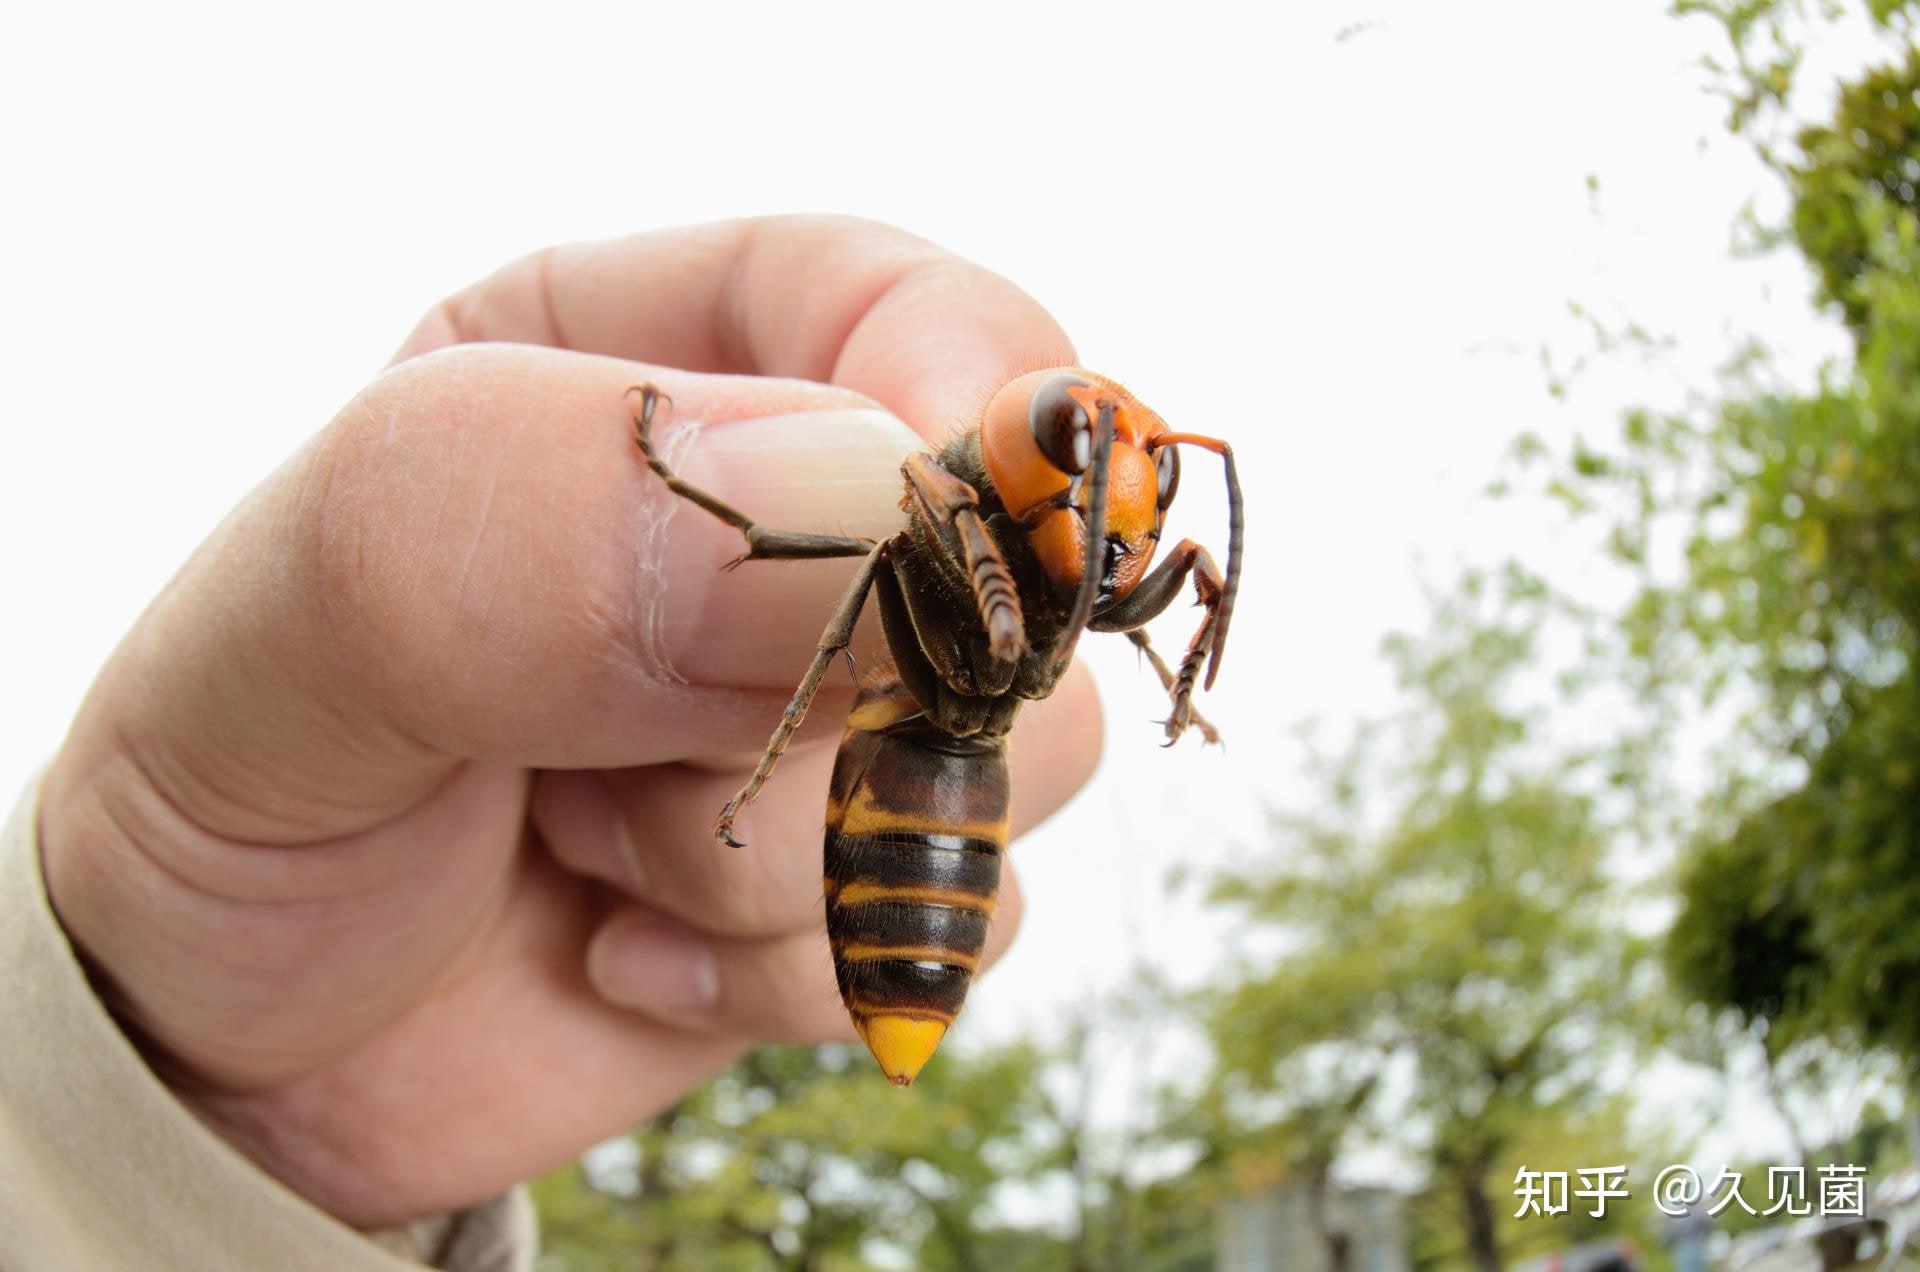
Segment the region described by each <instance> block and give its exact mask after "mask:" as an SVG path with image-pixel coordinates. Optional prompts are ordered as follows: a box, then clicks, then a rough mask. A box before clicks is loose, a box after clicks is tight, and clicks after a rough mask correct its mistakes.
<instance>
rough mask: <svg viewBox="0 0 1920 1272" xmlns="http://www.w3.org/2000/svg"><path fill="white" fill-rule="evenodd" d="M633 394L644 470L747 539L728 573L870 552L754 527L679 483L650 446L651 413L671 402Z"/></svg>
mask: <svg viewBox="0 0 1920 1272" xmlns="http://www.w3.org/2000/svg"><path fill="white" fill-rule="evenodd" d="M635 393H638V394H639V395H640V409H639V411H638V412H637V413H636V414H635V415H634V417H633V434H634V440H635V441H637V442H639V443H640V453H641V454H642V455H644V456H646V458H647V467H648V468H651V469H653V471H654V472H656V473H658V474H659V476H660V480H661V481H664V482H666V483H667V489H668V490H671V491H672V492H673V493H674V494H676V495H679V496H680V497H681V498H682V499H685V500H687V501H688V502H689V503H695V504H698V505H700V507H702V508H704V509H706V510H707V511H708V512H710V513H712V514H713V515H714V516H716V517H718V518H720V520H722V521H724V522H726V523H727V524H728V525H730V526H733V527H734V528H736V529H738V530H739V531H740V533H741V534H742V535H744V536H746V540H747V550H746V552H744V553H743V554H741V555H740V556H738V557H736V558H734V560H733V561H731V562H730V563H729V564H728V566H727V568H728V569H732V568H733V567H734V566H736V565H739V564H740V563H741V562H742V561H771V560H776V559H804V558H811V557H846V556H865V555H866V554H867V553H868V552H870V551H871V550H872V549H873V544H872V543H871V542H869V541H868V540H866V539H856V538H854V537H852V536H851V535H839V534H807V533H804V532H802V531H798V530H769V529H767V528H766V527H765V526H762V525H757V524H755V522H754V520H753V518H751V517H749V516H748V515H747V514H746V513H744V512H741V511H740V510H739V509H738V508H736V507H734V506H733V505H732V504H730V503H728V502H726V501H725V500H724V499H720V498H718V497H717V496H714V495H711V494H708V493H707V492H706V491H704V490H702V489H700V487H698V486H695V485H693V484H692V483H690V482H686V481H682V480H681V479H680V478H679V476H677V475H676V474H675V473H674V471H673V470H672V469H671V468H669V467H667V461H666V460H664V459H662V458H661V457H660V452H659V451H658V450H656V449H655V448H654V445H653V415H654V412H655V411H656V410H657V409H658V408H659V406H660V403H662V402H667V403H671V402H672V401H673V399H672V398H670V397H668V396H667V395H666V394H664V393H662V392H661V391H660V390H659V389H656V388H654V387H653V386H652V385H651V384H636V385H634V386H633V387H632V388H630V389H628V390H627V396H628V397H632V396H633V395H634V394H635Z"/></svg>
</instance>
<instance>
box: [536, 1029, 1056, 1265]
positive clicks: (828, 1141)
mask: <svg viewBox="0 0 1920 1272" xmlns="http://www.w3.org/2000/svg"><path fill="white" fill-rule="evenodd" d="M1039 1064H1040V1059H1039V1056H1038V1054H1037V1053H1036V1052H1035V1051H1033V1050H1032V1049H1030V1048H1025V1047H1016V1048H1010V1049H1006V1050H1003V1051H1000V1052H995V1053H992V1054H990V1055H988V1056H985V1057H980V1058H976V1059H974V1060H972V1061H971V1062H967V1061H964V1060H961V1059H959V1058H958V1057H957V1056H950V1057H947V1058H946V1059H945V1061H944V1062H943V1063H942V1064H939V1065H935V1066H932V1067H930V1068H929V1069H928V1070H927V1072H926V1073H925V1074H924V1075H923V1076H922V1078H921V1080H920V1081H919V1082H917V1083H916V1084H915V1085H914V1086H913V1087H911V1088H909V1089H907V1090H905V1091H897V1090H894V1089H892V1088H889V1087H886V1086H885V1085H884V1084H883V1083H880V1082H878V1081H877V1080H876V1079H875V1076H874V1073H873V1070H872V1066H871V1064H870V1063H868V1062H867V1060H866V1057H865V1055H864V1053H861V1054H855V1053H854V1051H853V1050H852V1049H849V1048H837V1047H828V1048H819V1049H803V1048H764V1049H761V1050H759V1051H756V1052H753V1053H752V1054H750V1055H749V1056H748V1057H747V1058H746V1059H744V1060H742V1061H741V1062H740V1063H739V1064H737V1065H736V1066H734V1067H733V1068H732V1069H730V1070H728V1071H727V1072H726V1073H724V1074H722V1075H721V1076H720V1077H719V1078H717V1079H715V1080H714V1081H713V1082H712V1083H710V1084H709V1085H708V1086H706V1087H704V1088H702V1089H701V1090H700V1091H698V1092H696V1093H694V1094H693V1095H692V1096H690V1097H689V1098H688V1099H687V1100H686V1101H685V1102H683V1103H682V1104H681V1105H679V1106H677V1107H676V1108H674V1109H672V1110H670V1111H669V1112H668V1113H666V1114H664V1115H663V1116H661V1117H660V1118H657V1119H655V1120H654V1121H653V1122H651V1123H649V1124H648V1125H646V1126H644V1127H642V1128H640V1129H639V1130H638V1131H636V1132H635V1133H634V1134H633V1136H632V1137H631V1140H632V1144H633V1153H632V1156H633V1158H634V1159H635V1161H636V1162H637V1166H636V1167H635V1168H634V1170H633V1171H632V1173H631V1177H630V1178H624V1179H621V1178H615V1179H611V1180H607V1179H602V1180H597V1181H596V1180H589V1179H587V1178H585V1177H584V1176H583V1175H582V1174H581V1173H580V1171H579V1168H577V1167H570V1168H568V1169H567V1170H565V1171H562V1172H558V1173H557V1174H556V1175H553V1176H549V1177H548V1178H547V1179H545V1180H543V1181H541V1183H540V1185H539V1188H538V1191H537V1194H536V1195H537V1196H538V1198H539V1200H540V1203H541V1209H542V1215H543V1222H544V1226H545V1228H546V1234H547V1236H546V1246H547V1250H548V1255H547V1256H546V1262H547V1265H548V1266H550V1267H551V1268H554V1269H568V1270H569V1272H571V1270H572V1269H592V1268H599V1267H603V1266H608V1265H607V1264H606V1263H605V1262H604V1260H606V1259H607V1258H609V1257H610V1255H609V1253H608V1252H609V1251H618V1252H620V1254H619V1258H620V1260H622V1261H621V1262H619V1263H618V1264H617V1266H621V1267H627V1268H632V1267H641V1268H657V1269H662V1270H663V1272H665V1270H669V1269H682V1268H685V1269H696V1268H698V1269H707V1268H713V1269H732V1268H738V1269H742V1270H743V1272H744V1270H748V1269H762V1268H785V1267H792V1268H819V1269H845V1270H848V1272H851V1270H853V1269H865V1268H868V1267H870V1266H873V1265H872V1263H871V1262H870V1259H869V1257H868V1255H869V1253H870V1250H871V1249H872V1248H873V1247H874V1246H875V1244H876V1243H878V1244H880V1245H885V1246H890V1247H892V1248H894V1249H896V1250H904V1251H908V1252H912V1253H913V1255H914V1256H915V1265H916V1266H919V1267H925V1268H975V1267H983V1266H989V1263H988V1261H987V1254H986V1249H985V1246H986V1245H987V1244H988V1242H989V1240H990V1237H991V1232H990V1229H989V1225H987V1224H984V1223H982V1222H980V1218H979V1216H978V1215H977V1213H976V1212H978V1211H980V1210H981V1209H982V1207H983V1206H984V1205H985V1203H986V1202H987V1200H988V1196H989V1194H990V1192H991V1191H992V1189H993V1188H994V1187H996V1186H997V1184H998V1183H999V1181H1000V1179H1001V1177H1002V1175H1003V1174H1005V1175H1007V1176H1009V1177H1012V1178H1018V1177H1020V1176H1021V1175H1022V1174H1023V1173H1024V1172H1025V1171H1026V1170H1027V1168H1028V1164H1029V1162H1030V1161H1031V1159H1032V1158H1033V1156H1034V1155H1035V1154H1036V1153H1037V1152H1039V1151H1040V1149H1039V1148H1038V1147H1036V1146H1035V1145H1033V1144H1032V1143H1031V1142H1030V1134H1029V1122H1030V1120H1031V1119H1032V1117H1033V1115H1034V1114H1035V1113H1036V1111H1037V1109H1038V1106H1039V1102H1040V1100H1041V1096H1040V1094H1039V1089H1038V1082H1037V1078H1038V1070H1039ZM583 1185H585V1186H584V1187H583ZM992 1266H1011V1265H1010V1264H1006V1263H1004V1262H995V1263H993V1264H992Z"/></svg>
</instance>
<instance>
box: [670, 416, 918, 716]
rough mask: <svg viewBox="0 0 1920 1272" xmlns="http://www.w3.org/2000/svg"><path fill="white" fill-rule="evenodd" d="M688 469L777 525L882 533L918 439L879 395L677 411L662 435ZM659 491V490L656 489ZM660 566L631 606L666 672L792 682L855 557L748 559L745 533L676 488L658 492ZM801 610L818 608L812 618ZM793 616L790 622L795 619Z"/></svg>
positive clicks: (674, 462) (891, 522)
mask: <svg viewBox="0 0 1920 1272" xmlns="http://www.w3.org/2000/svg"><path fill="white" fill-rule="evenodd" d="M660 444H661V448H662V451H663V454H664V457H665V458H666V460H667V463H668V464H669V465H671V466H672V468H673V469H674V471H675V472H676V473H677V474H678V475H679V476H680V477H681V478H682V479H684V480H685V481H687V482H690V483H692V484H693V485H695V486H698V487H700V488H701V489H703V490H705V491H707V492H709V493H711V494H713V495H715V496H716V497H718V498H720V499H722V500H724V501H726V502H727V503H729V504H731V505H733V506H734V507H735V508H737V509H739V510H740V511H741V512H742V513H744V514H745V515H746V516H748V517H750V518H751V519H752V520H753V521H755V522H756V523H757V524H760V525H763V526H766V527H768V528H769V529H775V530H799V531H806V532H810V533H815V534H831V535H847V536H854V537H865V538H868V539H875V540H877V539H883V538H885V537H887V536H888V535H891V534H893V533H894V532H895V531H897V530H898V529H899V528H900V526H901V523H902V513H901V511H900V495H901V490H902V485H901V477H900V465H901V463H902V462H903V461H904V460H905V459H906V457H907V456H908V455H910V454H912V453H913V452H914V451H917V450H924V449H925V443H924V442H922V441H921V439H920V437H919V435H918V434H916V433H914V431H913V430H912V429H910V428H908V427H907V426H906V424H904V423H903V422H901V421H900V420H899V419H898V418H896V417H895V416H893V415H891V414H889V413H888V412H886V411H882V410H877V409H874V408H851V409H846V408H843V409H835V410H821V411H801V412H795V413H792V414H787V415H772V416H763V417H760V418H757V419H747V420H730V421H727V422H726V423H722V424H710V425H709V424H701V423H699V422H698V421H685V420H682V421H675V422H674V423H673V424H672V425H671V426H670V427H668V428H667V429H665V430H663V432H662V434H661V443H660ZM660 494H661V495H662V496H666V495H667V492H666V491H665V490H664V489H663V490H662V491H661V492H660ZM654 515H655V517H656V519H657V523H658V524H657V527H656V528H657V534H656V536H655V544H654V551H653V552H652V553H651V554H647V553H644V552H643V557H648V556H650V558H651V560H652V561H654V562H656V563H657V575H656V576H655V577H654V578H652V579H649V580H643V583H646V584H651V586H650V587H648V586H643V587H642V588H641V593H642V598H641V603H642V605H643V607H645V609H646V611H647V612H646V613H644V614H642V615H640V616H638V617H639V618H640V619H641V621H640V622H639V623H637V627H638V629H639V631H640V633H641V636H642V641H643V644H646V645H648V646H649V648H648V649H647V650H646V651H645V652H648V653H650V654H651V655H652V656H653V658H654V660H655V661H656V663H657V666H656V670H660V671H664V672H666V673H668V674H667V677H666V678H668V679H676V680H683V681H690V682H692V683H695V684H724V685H739V686H750V687H764V688H790V687H791V683H790V682H791V679H792V675H793V671H794V668H795V667H796V666H801V667H803V666H805V664H806V661H807V659H808V658H810V657H811V656H812V651H813V649H814V647H815V645H816V643H817V642H818V640H819V636H820V630H819V629H820V626H822V625H824V624H825V623H826V620H827V617H828V615H829V614H830V613H831V611H832V608H833V605H834V602H835V601H837V600H838V599H839V597H840V594H841V592H842V591H844V590H845V588H846V583H847V580H848V579H849V578H850V577H851V576H852V574H853V571H854V570H855V569H856V568H857V566H858V560H857V558H852V557H843V558H837V559H829V560H812V561H805V560H802V561H792V560H773V561H751V562H747V563H746V564H745V565H743V566H742V567H740V568H739V569H737V570H733V571H731V572H729V571H727V570H726V569H725V568H724V567H725V566H726V565H727V564H728V562H730V561H732V560H734V559H735V558H737V557H738V556H740V555H741V554H742V553H743V552H744V551H745V550H746V542H745V540H744V538H743V537H742V535H741V532H740V531H739V530H738V529H736V528H735V527H733V526H730V525H728V524H726V523H725V522H723V521H721V520H720V519H719V518H717V517H714V516H713V515H711V514H710V513H708V512H706V511H705V510H704V509H701V508H699V507H697V506H695V505H693V504H691V503H688V502H687V501H685V500H683V499H670V500H668V501H666V502H664V503H662V504H659V505H656V507H655V514H654ZM802 616H807V617H808V618H809V619H811V618H817V620H818V622H817V623H812V624H811V627H812V629H811V630H808V627H809V625H810V624H809V622H808V621H798V620H800V619H801V617H802ZM789 618H793V619H794V620H796V621H789Z"/></svg>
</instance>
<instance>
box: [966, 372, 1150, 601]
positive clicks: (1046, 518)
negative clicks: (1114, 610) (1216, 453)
mask: <svg viewBox="0 0 1920 1272" xmlns="http://www.w3.org/2000/svg"><path fill="white" fill-rule="evenodd" d="M1103 431H1105V432H1107V433H1109V434H1110V436H1111V438H1112V442H1111V452H1110V455H1109V458H1108V461H1107V474H1106V542H1105V543H1104V544H1102V545H1101V546H1100V549H1099V553H1100V556H1099V559H1100V562H1101V569H1100V574H1101V577H1100V585H1099V590H1098V592H1097V593H1096V600H1097V601H1099V602H1103V603H1104V602H1110V601H1117V600H1120V599H1121V598H1123V597H1125V596H1126V595H1127V593H1129V592H1131V591H1132V590H1133V589H1134V586H1135V585H1136V584H1137V583H1139V582H1140V580H1141V578H1142V577H1144V576H1145V574H1146V572H1147V567H1148V566H1149V565H1151V564H1152V563H1153V553H1154V549H1155V547H1156V545H1157V544H1158V543H1159V541H1160V525H1161V523H1162V522H1163V521H1165V520H1166V515H1167V507H1168V506H1169V505H1170V504H1172V503H1173V496H1174V493H1175V492H1176V491H1177V490H1179V488H1180V456H1179V452H1178V451H1176V450H1175V449H1174V448H1173V447H1172V446H1170V445H1164V444H1159V441H1158V439H1160V438H1162V437H1170V436H1171V433H1170V431H1169V430H1168V428H1167V425H1166V422H1165V421H1163V420H1162V419H1161V418H1160V417H1159V416H1158V415H1155V414H1154V413H1153V412H1152V411H1150V410H1148V409H1147V408H1146V407H1145V406H1143V405H1141V404H1140V402H1139V401H1138V400H1137V399H1136V398H1135V397H1134V396H1133V395H1132V394H1131V393H1129V392H1127V391H1126V390H1125V389H1123V388H1121V387H1120V386H1119V385H1118V384H1115V383H1114V382H1113V381H1111V380H1108V379H1106V378H1105V377H1103V376H1097V375H1095V374H1093V373H1092V372H1090V371H1081V370H1079V369H1077V368H1076V369H1072V370H1065V371H1060V370H1055V371H1035V372H1033V373H1032V374H1030V375H1023V376H1021V377H1020V378H1019V379H1017V380H1014V381H1012V382H1011V383H1009V384H1008V385H1007V386H1006V387H1004V388H1002V389H1001V390H1000V391H999V392H998V393H996V394H994V396H993V400H992V401H991V402H989V403H988V404H987V410H986V415H985V417H984V418H983V419H982V421H981V425H980V450H981V454H982V456H983V458H984V459H985V460H986V464H987V474H988V476H990V477H991V478H992V479H993V484H994V488H995V489H996V490H997V491H998V492H999V494H1000V500H1001V502H1002V503H1003V504H1005V505H1006V509H1007V515H1009V516H1010V517H1012V518H1013V519H1014V520H1015V521H1017V522H1018V523H1020V525H1021V527H1022V528H1023V529H1024V530H1025V532H1026V537H1027V542H1028V544H1029V545H1031V546H1032V548H1033V552H1034V555H1035V556H1036V557H1038V558H1039V561H1040V565H1041V568H1042V569H1044V570H1045V571H1046V573H1047V578H1048V579H1049V580H1050V581H1051V582H1052V583H1053V587H1054V590H1055V592H1056V593H1057V594H1058V595H1059V596H1060V598H1061V599H1062V600H1063V601H1065V600H1069V599H1071V598H1072V597H1073V595H1074V594H1075V593H1076V592H1077V591H1078V590H1079V589H1080V585H1081V581H1082V577H1083V571H1084V565H1083V562H1084V561H1085V560H1087V559H1088V558H1089V553H1088V549H1087V541H1086V530H1087V523H1088V519H1089V512H1090V503H1091V500H1092V497H1093V494H1094V488H1093V484H1092V483H1091V482H1089V481H1087V480H1086V478H1087V475H1088V471H1089V469H1091V468H1092V467H1093V461H1094V453H1095V449H1096V444H1097V443H1098V442H1099V440H1100V437H1101V434H1102V432H1103Z"/></svg>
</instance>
